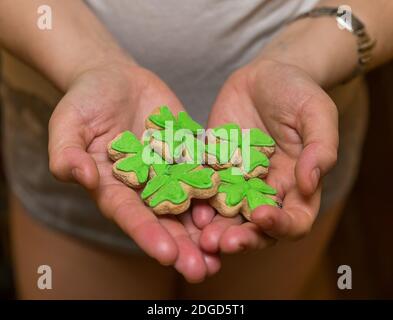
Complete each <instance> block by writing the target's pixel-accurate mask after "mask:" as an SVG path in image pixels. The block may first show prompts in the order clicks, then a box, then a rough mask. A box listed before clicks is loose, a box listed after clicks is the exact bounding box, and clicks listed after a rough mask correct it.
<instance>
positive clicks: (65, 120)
mask: <svg viewBox="0 0 393 320" xmlns="http://www.w3.org/2000/svg"><path fill="white" fill-rule="evenodd" d="M91 140H92V135H91V134H90V135H89V133H88V130H87V128H86V126H85V125H84V123H83V120H82V117H81V116H80V115H79V114H78V113H77V112H76V111H75V109H74V108H72V106H65V105H63V104H62V102H60V103H59V105H58V106H57V107H56V109H55V111H54V112H53V114H52V117H51V119H50V121H49V146H48V151H49V169H50V171H51V172H52V174H53V175H54V176H55V177H56V178H57V179H58V180H60V181H64V182H77V183H79V184H81V185H82V186H84V187H85V188H87V189H90V190H91V189H95V188H96V187H97V186H98V182H99V174H98V169H97V165H96V163H95V161H94V160H93V158H92V157H91V155H89V154H88V153H87V152H86V149H87V146H88V145H89V143H90V142H91Z"/></svg>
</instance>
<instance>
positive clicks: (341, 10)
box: [336, 5, 354, 32]
mask: <svg viewBox="0 0 393 320" xmlns="http://www.w3.org/2000/svg"><path fill="white" fill-rule="evenodd" d="M336 20H337V25H338V27H339V28H340V29H341V30H344V29H345V30H348V31H350V32H353V31H354V25H353V24H352V22H353V21H352V20H353V15H352V9H351V7H350V6H347V5H342V6H339V7H338V8H337V13H336Z"/></svg>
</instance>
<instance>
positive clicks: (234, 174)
mask: <svg viewBox="0 0 393 320" xmlns="http://www.w3.org/2000/svg"><path fill="white" fill-rule="evenodd" d="M218 174H219V175H220V179H221V181H222V182H227V183H231V184H235V183H242V182H244V178H243V174H242V172H241V171H240V169H239V168H236V167H233V168H228V169H226V170H221V171H219V172H218Z"/></svg>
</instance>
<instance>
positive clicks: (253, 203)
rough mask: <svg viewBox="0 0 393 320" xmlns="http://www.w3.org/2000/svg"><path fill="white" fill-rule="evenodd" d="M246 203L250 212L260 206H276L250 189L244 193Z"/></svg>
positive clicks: (262, 195) (270, 199)
mask: <svg viewBox="0 0 393 320" xmlns="http://www.w3.org/2000/svg"><path fill="white" fill-rule="evenodd" d="M246 198H247V203H248V206H249V207H250V209H251V210H254V209H255V208H257V207H260V206H266V205H267V206H274V207H276V206H277V203H276V201H274V200H273V199H272V198H270V197H267V196H265V195H264V194H263V193H260V192H258V191H256V190H253V189H250V190H248V191H247V193H246Z"/></svg>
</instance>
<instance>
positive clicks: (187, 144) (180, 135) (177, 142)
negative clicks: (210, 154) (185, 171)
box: [152, 129, 205, 163]
mask: <svg viewBox="0 0 393 320" xmlns="http://www.w3.org/2000/svg"><path fill="white" fill-rule="evenodd" d="M152 136H153V138H154V139H156V140H159V141H163V142H165V143H166V144H167V146H168V148H169V153H170V156H171V157H172V158H174V159H179V158H181V156H182V154H183V151H184V150H185V149H186V150H187V151H188V154H189V155H190V157H191V162H193V163H202V160H203V154H204V152H205V144H204V143H203V142H202V141H201V140H200V139H198V138H196V137H194V136H193V135H192V134H191V133H190V132H189V131H188V130H185V129H178V130H177V131H175V132H171V131H170V130H157V131H154V132H153V135H152Z"/></svg>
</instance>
